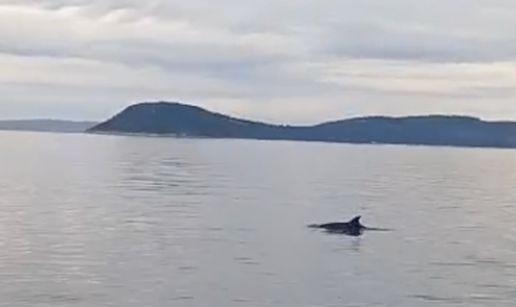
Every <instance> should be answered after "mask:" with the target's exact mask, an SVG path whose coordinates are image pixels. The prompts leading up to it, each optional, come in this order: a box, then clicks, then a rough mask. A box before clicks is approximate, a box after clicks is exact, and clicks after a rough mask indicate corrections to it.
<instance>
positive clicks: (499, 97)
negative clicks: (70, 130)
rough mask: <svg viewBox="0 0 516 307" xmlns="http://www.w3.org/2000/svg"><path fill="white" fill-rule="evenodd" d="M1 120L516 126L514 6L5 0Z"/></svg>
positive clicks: (1, 4) (455, 0) (371, 0)
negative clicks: (140, 113)
mask: <svg viewBox="0 0 516 307" xmlns="http://www.w3.org/2000/svg"><path fill="white" fill-rule="evenodd" d="M0 68H1V69H0V93H1V95H0V97H1V100H0V117H2V118H17V117H24V118H26V117H58V118H71V119H95V120H101V119H105V118H106V117H109V116H111V115H113V113H115V112H118V111H120V110H121V109H122V108H124V107H126V106H128V105H130V104H132V103H135V102H140V101H155V100H167V101H181V102H185V103H191V104H195V105H199V106H201V107H206V108H209V109H212V110H215V111H220V112H228V113H232V114H235V115H238V116H244V117H247V118H253V119H261V120H268V121H274V122H288V123H314V122H318V121H321V120H325V119H335V118H343V117H350V116H355V115H364V114H387V115H405V114H424V113H460V114H468V115H477V116H480V117H482V118H490V119H492V118H512V119H515V120H516V1H514V0H452V1H450V0H433V1H414V0H390V1H383V0H360V1H358V0H355V1H351V0H324V1H321V0H261V1H248V0H218V1H206V0H202V1H201V0H188V1H176V0H148V1H142V0H68V1H66V0H0Z"/></svg>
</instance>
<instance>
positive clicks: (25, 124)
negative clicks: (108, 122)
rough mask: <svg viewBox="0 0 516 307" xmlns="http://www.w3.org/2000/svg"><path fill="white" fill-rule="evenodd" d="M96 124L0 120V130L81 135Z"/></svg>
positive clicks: (47, 120)
mask: <svg viewBox="0 0 516 307" xmlns="http://www.w3.org/2000/svg"><path fill="white" fill-rule="evenodd" d="M97 124H98V123H97V122H88V121H69V120H54V119H21V120H0V130H11V131H13V130H14V131H36V132H62V133H83V132H84V131H86V130H88V129H89V128H91V127H93V126H95V125H97Z"/></svg>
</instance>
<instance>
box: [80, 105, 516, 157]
mask: <svg viewBox="0 0 516 307" xmlns="http://www.w3.org/2000/svg"><path fill="white" fill-rule="evenodd" d="M88 132H91V133H138V134H172V135H179V136H187V137H207V138H210V137H211V138H244V139H265V140H298V141H323V142H344V143H385V144H412V145H451V146H479V147H511V148H513V147H516V123H514V122H486V121H482V120H480V119H478V118H474V117H467V116H443V115H429V116H409V117H381V116H375V117H361V118H352V119H347V120H341V121H334V122H326V123H321V124H318V125H314V126H281V125H272V124H267V123H261V122H255V121H249V120H243V119H237V118H233V117H230V116H227V115H224V114H219V113H214V112H210V111H208V110H206V109H203V108H199V107H195V106H191V105H185V104H180V103H168V102H157V103H139V104H135V105H132V106H130V107H128V108H126V109H125V110H123V111H122V112H121V113H119V114H117V115H115V116H114V117H113V118H111V119H109V120H107V121H105V122H103V123H101V124H99V125H97V126H94V127H93V128H91V129H89V130H88Z"/></svg>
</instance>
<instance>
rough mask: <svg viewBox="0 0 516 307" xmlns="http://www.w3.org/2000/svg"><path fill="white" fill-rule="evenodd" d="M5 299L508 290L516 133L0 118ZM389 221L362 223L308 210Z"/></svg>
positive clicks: (273, 299)
mask: <svg viewBox="0 0 516 307" xmlns="http://www.w3.org/2000/svg"><path fill="white" fill-rule="evenodd" d="M0 144H1V150H0V192H1V194H0V195H1V197H0V306H9V307H15V306H35V307H40V306H85V307H86V306H87V307H91V306H99V307H100V306H123V307H142V306H151V307H154V306H156V307H163V306H194V307H197V306H198V307H206V306H226V307H231V306H253V307H261V306H277V307H282V306H285V307H294V306H295V307H312V306H407V307H408V306H410V307H414V306H416V307H417V306H487V305H489V306H513V304H511V303H514V301H515V300H516V230H515V225H516V215H515V213H516V151H510V150H490V149H454V148H426V147H404V146H352V145H332V144H316V143H314V144H307V143H294V142H260V141H239V140H233V141H231V140H174V139H166V138H140V137H115V136H93V135H74V134H70V135H64V134H63V135H61V134H44V133H22V132H1V133H0ZM355 214H362V216H363V218H362V219H363V223H364V224H366V225H370V226H375V227H384V228H392V229H393V231H391V232H376V233H375V232H370V233H366V234H365V235H364V236H363V237H361V238H358V239H357V238H351V237H345V236H336V235H327V234H324V233H321V232H318V231H313V230H310V229H308V228H307V227H306V225H307V224H310V223H317V222H328V221H337V220H347V219H349V218H351V217H352V216H353V215H355Z"/></svg>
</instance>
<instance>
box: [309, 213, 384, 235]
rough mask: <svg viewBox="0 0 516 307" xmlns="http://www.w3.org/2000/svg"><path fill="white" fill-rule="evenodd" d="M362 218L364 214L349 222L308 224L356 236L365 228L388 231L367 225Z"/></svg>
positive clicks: (331, 231) (328, 230)
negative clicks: (361, 220)
mask: <svg viewBox="0 0 516 307" xmlns="http://www.w3.org/2000/svg"><path fill="white" fill-rule="evenodd" d="M360 218H362V216H360V215H358V216H355V217H354V218H353V219H351V220H350V221H348V222H333V223H326V224H311V225H308V227H310V228H320V229H324V230H326V231H327V232H330V233H338V234H345V235H349V236H355V237H358V236H360V235H362V234H363V233H364V231H365V230H376V231H388V229H383V228H371V227H366V226H364V225H362V224H361V223H360Z"/></svg>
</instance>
